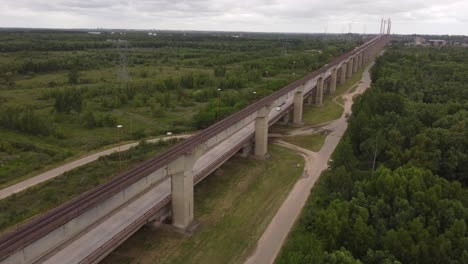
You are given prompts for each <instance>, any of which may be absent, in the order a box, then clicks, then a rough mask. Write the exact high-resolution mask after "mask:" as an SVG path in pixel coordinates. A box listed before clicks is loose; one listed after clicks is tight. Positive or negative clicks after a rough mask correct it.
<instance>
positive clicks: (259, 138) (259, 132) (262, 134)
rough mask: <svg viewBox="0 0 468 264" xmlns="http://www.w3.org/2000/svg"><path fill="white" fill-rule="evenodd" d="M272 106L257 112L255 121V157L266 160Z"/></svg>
mask: <svg viewBox="0 0 468 264" xmlns="http://www.w3.org/2000/svg"><path fill="white" fill-rule="evenodd" d="M270 109H271V107H270V106H265V107H263V108H262V109H260V110H259V111H258V112H257V118H256V119H255V157H256V158H259V159H264V158H265V156H266V154H267V151H268V114H270Z"/></svg>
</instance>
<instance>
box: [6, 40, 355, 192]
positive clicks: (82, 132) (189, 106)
mask: <svg viewBox="0 0 468 264" xmlns="http://www.w3.org/2000/svg"><path fill="white" fill-rule="evenodd" d="M127 33H128V34H126V35H125V36H120V35H119V36H118V37H117V36H116V35H112V34H111V33H110V32H108V33H105V34H104V33H103V34H102V35H100V36H89V35H88V34H83V33H76V34H75V33H69V32H55V33H50V34H48V33H44V32H28V34H23V33H18V32H13V33H11V32H10V33H0V51H1V52H0V188H4V187H6V186H9V185H12V184H14V183H16V182H18V181H21V180H23V179H26V178H29V177H31V176H34V175H37V174H38V173H40V172H43V171H44V170H46V169H47V168H52V167H55V166H57V165H60V164H62V163H64V162H65V161H69V160H72V159H76V158H77V157H79V156H82V155H84V154H86V153H89V152H92V151H96V150H97V149H101V148H104V147H106V146H110V145H113V144H116V143H117V142H118V138H117V130H116V128H115V126H116V125H117V124H120V125H123V129H122V131H121V132H122V135H121V136H122V137H121V139H123V140H124V141H128V140H140V139H148V138H153V137H157V136H161V135H164V134H166V133H167V132H172V133H181V132H188V131H194V130H198V129H201V128H204V127H206V126H208V125H210V124H212V123H213V122H215V121H216V120H218V119H219V118H218V111H219V115H220V116H226V115H228V114H229V113H232V112H234V111H237V110H239V109H240V108H242V107H244V106H246V105H248V104H249V103H251V102H253V101H254V100H256V99H259V98H261V97H263V96H266V95H268V94H270V93H272V92H274V91H276V90H278V89H279V88H281V87H283V86H284V85H286V84H287V83H289V82H292V81H293V80H294V79H297V78H300V77H301V76H304V75H306V74H307V73H309V72H310V71H313V70H314V69H317V68H319V67H320V66H321V65H324V64H326V63H327V62H329V61H330V60H331V59H332V58H334V57H336V56H338V55H340V54H342V53H343V52H345V51H347V50H350V49H352V48H353V47H354V46H355V45H356V42H354V41H353V42H348V41H343V40H341V39H328V40H327V41H324V40H322V39H320V38H315V37H313V36H295V35H289V36H282V35H276V34H272V35H265V34H260V35H256V34H248V35H245V34H244V35H243V37H242V38H239V39H238V38H233V37H232V36H231V35H230V34H219V35H218V34H217V36H213V35H212V34H210V33H207V34H201V33H197V34H192V33H180V34H176V33H165V32H160V33H158V37H153V36H148V35H147V33H146V32H133V33H129V32H127ZM26 35H27V36H28V37H27V38H26V37H25V36H26ZM118 39H123V41H124V42H125V41H126V43H128V44H129V48H128V49H125V50H123V51H122V50H120V49H118V48H117V47H116V43H117V42H119V41H120V40H118ZM281 39H285V40H287V41H286V42H287V43H283V41H282V40H281ZM286 49H287V53H285V52H284V51H285V50H286ZM318 51H320V52H318ZM121 56H125V57H126V58H127V64H126V65H125V72H126V73H127V74H124V75H127V77H128V78H126V77H122V68H121V65H120V62H119V61H120V58H121ZM293 73H294V75H293ZM73 76H74V77H73ZM218 89H221V91H218ZM253 92H255V94H254V93H253ZM60 102H62V103H60ZM75 103H76V105H75ZM72 105H73V107H72ZM25 112H26V113H29V114H24V113H25ZM215 112H216V114H215ZM11 113H14V114H15V115H14V116H12V114H11Z"/></svg>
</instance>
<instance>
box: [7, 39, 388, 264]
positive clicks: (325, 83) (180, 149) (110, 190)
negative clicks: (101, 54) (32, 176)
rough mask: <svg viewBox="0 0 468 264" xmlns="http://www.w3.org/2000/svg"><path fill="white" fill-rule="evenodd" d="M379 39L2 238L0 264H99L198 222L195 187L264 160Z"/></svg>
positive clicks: (363, 60) (374, 48)
mask: <svg viewBox="0 0 468 264" xmlns="http://www.w3.org/2000/svg"><path fill="white" fill-rule="evenodd" d="M387 42H388V36H387V35H379V36H377V37H375V38H373V39H371V40H369V41H368V42H366V43H365V44H363V45H361V46H360V47H358V48H356V49H354V50H352V51H350V52H347V53H345V54H343V55H341V56H340V57H338V58H336V59H335V60H334V61H333V62H331V63H329V64H327V65H325V66H324V67H322V68H320V69H318V70H316V71H314V72H312V73H310V74H308V75H306V76H305V77H304V78H302V79H300V80H296V81H294V82H292V83H291V84H289V85H287V86H285V87H283V88H282V89H280V90H278V91H276V92H275V93H273V94H271V95H269V96H267V97H264V98H262V99H260V100H258V101H256V102H255V103H253V104H251V105H249V106H247V107H246V108H244V109H242V110H240V111H238V112H236V113H234V114H232V115H230V116H228V117H227V118H225V119H223V120H221V121H219V122H217V123H215V124H213V125H212V126H210V127H208V128H207V129H205V130H202V131H200V132H198V133H197V134H195V135H193V136H191V137H189V138H188V139H186V140H185V141H183V142H181V143H179V144H177V145H175V146H173V147H172V148H170V149H169V150H167V151H166V152H164V153H162V154H160V155H158V156H156V157H154V158H151V159H149V160H147V161H145V162H143V163H142V164H140V165H139V166H137V167H135V168H132V169H130V170H129V171H127V172H124V173H122V174H120V175H118V176H116V177H115V178H113V179H111V180H110V181H108V182H106V183H104V184H102V185H100V186H97V187H96V188H94V189H92V190H89V191H87V192H85V193H83V194H81V195H79V196H78V197H76V198H74V199H72V200H71V201H69V202H66V203H64V204H62V205H61V206H59V207H57V208H55V209H53V210H50V211H49V212H47V213H45V214H44V215H41V216H38V217H36V218H34V219H32V220H30V221H28V222H26V223H25V224H23V225H21V226H19V227H18V228H16V229H15V230H12V231H11V232H8V233H6V234H5V235H3V236H2V237H0V262H1V263H15V264H16V263H18V264H22V263H97V262H99V261H100V260H101V259H102V258H104V257H105V256H106V255H107V254H109V253H110V252H111V251H112V250H114V249H115V248H116V247H117V246H118V245H120V244H121V243H122V242H123V241H125V239H127V238H128V237H129V236H131V235H132V234H133V233H135V232H136V231H137V230H138V229H139V228H140V227H141V226H143V225H144V224H146V223H148V222H149V221H153V220H157V221H161V220H163V219H165V218H167V217H169V216H171V218H172V223H173V225H174V226H175V227H177V228H180V229H186V228H188V227H189V226H190V224H191V223H192V222H193V219H194V216H193V207H194V204H193V203H194V201H193V188H194V185H195V184H197V183H198V182H200V181H201V180H203V179H204V178H205V177H206V176H208V175H209V174H210V173H211V172H213V171H214V170H215V169H217V168H218V167H219V166H221V165H222V164H223V163H224V162H225V161H226V160H228V159H229V158H230V157H232V156H233V155H234V154H236V153H237V152H239V151H241V152H242V153H243V154H248V153H250V152H251V149H254V150H253V153H254V155H255V156H256V157H257V158H264V157H265V155H266V154H267V141H268V128H269V126H271V125H273V124H274V123H276V122H278V121H281V122H285V123H286V122H289V120H290V117H291V116H292V117H291V119H292V122H293V123H294V124H296V125H300V124H301V123H302V108H303V104H304V101H305V102H306V103H309V104H315V105H321V104H322V99H323V94H324V93H334V92H335V89H336V84H337V83H343V82H344V81H345V80H346V79H347V78H350V77H351V76H352V74H353V73H354V72H356V71H357V70H358V69H359V68H360V67H361V66H362V65H363V64H365V63H367V62H369V61H370V60H372V59H373V58H374V57H375V56H376V55H377V54H378V53H379V52H380V51H381V50H382V49H383V48H384V47H385V45H386V44H387Z"/></svg>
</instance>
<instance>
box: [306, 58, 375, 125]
mask: <svg viewBox="0 0 468 264" xmlns="http://www.w3.org/2000/svg"><path fill="white" fill-rule="evenodd" d="M365 67H366V65H364V66H363V67H361V69H359V70H358V71H357V72H356V73H354V74H353V76H352V77H351V79H348V80H346V82H345V83H344V84H339V85H338V86H337V87H336V92H335V93H334V94H326V95H324V97H323V105H322V106H321V107H316V106H308V105H304V113H303V119H304V124H305V125H312V126H315V125H319V124H323V123H327V122H330V121H332V120H335V119H338V118H340V116H341V114H342V113H343V107H341V106H340V105H337V104H336V103H334V102H333V101H332V99H333V98H335V97H338V98H337V101H338V102H340V103H343V99H341V95H343V94H344V93H346V91H348V89H350V88H351V87H353V86H355V85H356V84H357V83H358V82H359V81H360V80H361V78H362V74H363V72H364V69H365ZM353 89H355V88H353Z"/></svg>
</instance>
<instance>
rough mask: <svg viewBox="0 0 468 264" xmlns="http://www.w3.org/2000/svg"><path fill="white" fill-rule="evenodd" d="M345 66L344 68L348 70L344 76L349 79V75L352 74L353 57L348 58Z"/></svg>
mask: <svg viewBox="0 0 468 264" xmlns="http://www.w3.org/2000/svg"><path fill="white" fill-rule="evenodd" d="M347 64H348V65H347V66H346V69H347V71H348V73H347V74H346V77H347V78H348V79H349V78H351V76H353V59H352V58H351V59H349V60H348V62H347Z"/></svg>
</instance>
